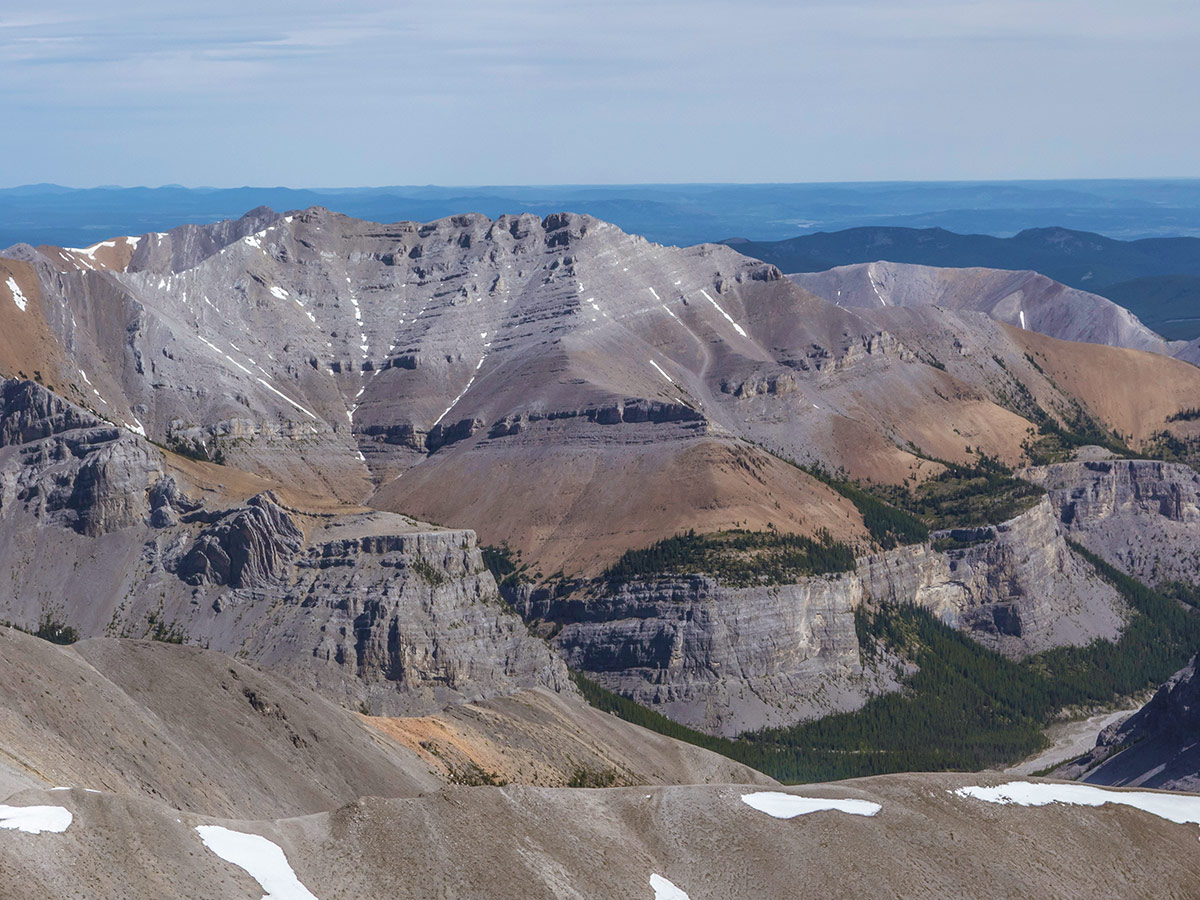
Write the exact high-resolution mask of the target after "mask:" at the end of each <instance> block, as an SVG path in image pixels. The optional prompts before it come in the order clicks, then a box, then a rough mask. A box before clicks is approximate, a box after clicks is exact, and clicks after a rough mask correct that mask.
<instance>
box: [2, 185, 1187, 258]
mask: <svg viewBox="0 0 1200 900" xmlns="http://www.w3.org/2000/svg"><path fill="white" fill-rule="evenodd" d="M256 206H270V207H272V208H273V209H303V208H305V207H309V206H324V207H328V208H329V209H336V210H337V211H338V212H341V213H345V214H346V215H350V216H355V217H358V218H363V219H371V220H373V221H376V222H395V221H399V220H402V219H407V220H413V221H419V222H427V221H431V220H434V219H441V218H445V217H446V216H452V215H458V214H460V213H469V212H473V213H481V214H483V215H486V216H488V217H490V218H493V219H494V218H497V217H498V216H501V215H505V214H510V215H512V214H521V213H533V214H535V215H537V216H539V217H544V216H547V215H551V214H553V213H557V212H563V211H569V212H575V213H581V214H585V215H590V216H594V217H596V218H598V219H603V220H605V221H608V222H611V223H613V224H614V225H616V226H618V227H619V228H621V229H622V230H623V231H626V232H629V233H632V234H640V235H642V236H643V237H646V238H648V239H649V240H652V241H655V242H657V243H661V244H675V245H681V246H682V245H688V244H698V243H702V242H705V241H714V240H719V239H721V238H727V237H730V236H733V235H739V236H741V237H745V238H748V239H751V240H755V241H775V240H780V239H783V238H791V237H794V236H796V235H806V234H814V233H816V232H822V231H824V232H832V231H839V230H841V229H846V228H856V227H860V226H888V227H904V228H931V227H938V228H946V229H949V230H950V231H954V232H958V233H959V234H992V235H1013V234H1016V233H1017V232H1019V231H1021V230H1022V229H1026V228H1037V227H1041V226H1045V225H1049V224H1053V225H1059V226H1062V227H1064V228H1071V229H1075V230H1077V231H1094V232H1098V233H1100V234H1106V235H1109V236H1110V237H1114V238H1121V239H1123V240H1133V239H1137V238H1151V237H1167V236H1173V235H1195V236H1200V180H1195V179H1192V180H1186V179H1168V180H1158V181H1148V180H1124V181H1118V180H1103V181H1005V182H995V181H993V182H982V181H981V182H965V181H960V182H860V183H840V184H624V185H620V184H618V185H611V184H610V185H476V186H470V187H440V186H435V185H392V186H385V187H359V188H344V187H343V188H287V187H236V188H208V187H182V186H180V185H165V186H163V187H155V188H148V187H131V188H124V187H111V186H110V187H96V188H85V189H81V188H69V187H63V186H61V185H56V184H34V185H25V186H22V187H15V188H4V189H0V247H4V246H8V245H9V244H13V243H16V242H18V241H26V242H28V243H30V244H56V245H59V246H66V247H87V246H90V245H92V244H94V243H95V242H96V241H98V240H102V239H104V238H107V237H111V236H112V235H114V234H131V235H137V234H145V233H146V232H154V231H169V230H170V229H172V228H175V227H177V226H179V225H183V224H187V223H197V224H199V223H207V222H217V221H219V220H221V219H229V218H236V217H237V216H239V215H240V214H241V213H242V212H244V211H245V210H247V209H252V208H254V207H256ZM872 261H873V260H872ZM897 261H899V262H903V261H904V260H897ZM913 261H916V260H913ZM831 265H832V263H831ZM952 265H953V264H952ZM980 265H991V264H990V263H980ZM1018 267H1019V268H1032V269H1038V266H1036V265H1034V264H1033V263H1020V264H1018ZM826 268H828V267H826ZM1002 268H1007V266H1002ZM1039 271H1040V269H1039ZM1046 274H1048V275H1052V273H1049V272H1047V273H1046Z"/></svg>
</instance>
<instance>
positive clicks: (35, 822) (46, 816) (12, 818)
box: [0, 805, 73, 834]
mask: <svg viewBox="0 0 1200 900" xmlns="http://www.w3.org/2000/svg"><path fill="white" fill-rule="evenodd" d="M72 818H73V817H72V816H71V811H70V810H69V809H64V808H63V807H61V806H3V805H0V828H8V829H11V830H13V831H23V832H25V833H26V834H41V833H42V832H43V831H49V832H53V833H54V834H62V833H63V832H64V831H66V830H67V828H68V827H69V826H70V824H71V819H72Z"/></svg>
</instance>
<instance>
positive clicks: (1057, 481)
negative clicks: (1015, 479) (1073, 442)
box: [1021, 459, 1200, 585]
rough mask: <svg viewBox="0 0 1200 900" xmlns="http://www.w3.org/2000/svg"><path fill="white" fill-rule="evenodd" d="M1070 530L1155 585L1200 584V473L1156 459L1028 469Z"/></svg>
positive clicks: (1113, 561) (1116, 563) (1028, 475)
mask: <svg viewBox="0 0 1200 900" xmlns="http://www.w3.org/2000/svg"><path fill="white" fill-rule="evenodd" d="M1021 475H1022V477H1024V478H1027V479H1028V480H1030V481H1033V482H1035V483H1037V484H1040V485H1042V486H1043V487H1045V488H1046V490H1047V492H1048V494H1049V497H1050V502H1051V503H1053V504H1054V507H1055V510H1056V511H1057V514H1058V517H1059V519H1060V520H1061V522H1062V524H1063V527H1064V529H1065V530H1066V532H1067V534H1068V535H1070V536H1071V537H1072V538H1073V539H1074V540H1077V541H1079V542H1080V543H1081V544H1083V545H1084V546H1085V547H1087V548H1088V549H1089V550H1091V551H1092V552H1093V553H1095V554H1097V555H1098V556H1100V557H1102V558H1104V559H1105V560H1106V561H1108V562H1109V563H1110V564H1111V565H1114V566H1116V567H1117V568H1119V569H1122V570H1124V571H1125V572H1127V573H1129V574H1130V575H1132V576H1134V577H1135V578H1138V579H1140V580H1141V581H1144V582H1146V583H1148V584H1151V585H1156V584H1162V583H1163V582H1167V581H1175V580H1179V581H1184V582H1189V583H1195V582H1200V473H1197V472H1196V470H1195V469H1192V468H1191V467H1190V466H1185V465H1182V464H1177V463H1163V462H1158V461H1156V460H1146V459H1129V460H1117V459H1113V460H1089V461H1086V462H1071V463H1061V464H1058V465H1053V466H1044V467H1040V468H1033V469H1027V470H1025V471H1023V472H1022V473H1021Z"/></svg>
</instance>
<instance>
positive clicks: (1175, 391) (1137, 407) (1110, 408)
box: [1004, 326, 1200, 443]
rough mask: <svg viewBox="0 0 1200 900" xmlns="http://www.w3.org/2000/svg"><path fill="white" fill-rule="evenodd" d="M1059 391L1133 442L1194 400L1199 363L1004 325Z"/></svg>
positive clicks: (1197, 391) (1199, 383)
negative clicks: (1073, 340)
mask: <svg viewBox="0 0 1200 900" xmlns="http://www.w3.org/2000/svg"><path fill="white" fill-rule="evenodd" d="M1004 328H1005V330H1006V331H1008V332H1009V334H1010V335H1011V337H1012V338H1013V340H1015V341H1017V342H1018V343H1019V344H1020V345H1021V346H1023V347H1025V348H1026V350H1027V352H1028V353H1030V354H1031V355H1032V356H1033V357H1034V358H1035V359H1036V360H1037V362H1038V364H1039V365H1041V367H1042V368H1043V369H1044V370H1045V371H1046V373H1047V374H1048V375H1049V376H1050V377H1051V378H1052V379H1053V380H1054V382H1055V383H1056V384H1057V385H1059V386H1060V387H1061V388H1062V389H1063V390H1065V391H1066V392H1068V393H1070V394H1071V395H1072V396H1074V397H1076V398H1077V399H1078V400H1079V401H1080V402H1081V403H1083V404H1084V405H1085V406H1086V407H1087V408H1088V409H1089V410H1091V411H1092V412H1093V413H1094V414H1095V415H1097V416H1099V417H1100V418H1101V419H1103V420H1104V422H1105V423H1107V424H1108V425H1109V427H1111V428H1114V429H1116V430H1117V431H1118V432H1120V433H1121V434H1122V435H1128V436H1129V437H1130V438H1131V440H1132V441H1134V442H1135V443H1141V442H1143V441H1146V440H1149V439H1150V437H1151V436H1153V435H1154V434H1155V433H1156V432H1160V431H1162V430H1163V429H1164V428H1167V427H1168V426H1167V417H1168V416H1170V415H1172V414H1174V413H1177V412H1179V411H1181V410H1184V409H1187V408H1189V407H1194V406H1196V405H1197V398H1200V368H1197V367H1196V366H1193V365H1191V364H1190V363H1186V362H1182V361H1180V360H1177V359H1169V358H1166V357H1163V356H1159V355H1157V354H1154V353H1145V352H1141V351H1137V350H1126V349H1123V348H1119V347H1102V346H1098V345H1095V344H1075V343H1071V342H1069V341H1059V340H1055V339H1054V338H1049V337H1046V336H1045V335H1041V334H1036V333H1034V332H1032V331H1022V330H1021V329H1019V328H1012V327H1010V326H1004Z"/></svg>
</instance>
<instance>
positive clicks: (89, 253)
mask: <svg viewBox="0 0 1200 900" xmlns="http://www.w3.org/2000/svg"><path fill="white" fill-rule="evenodd" d="M125 240H129V238H126V239H125ZM115 246H117V242H116V241H101V242H100V243H98V244H92V246H90V247H84V248H83V249H80V248H78V247H64V248H63V249H64V250H66V251H67V252H68V253H78V254H79V255H80V256H86V257H87V258H88V259H91V260H94V259H95V258H96V251H97V250H99V249H100V248H101V247H115Z"/></svg>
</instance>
